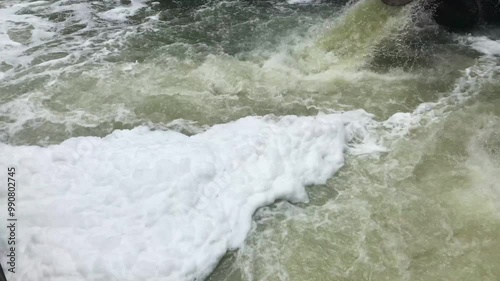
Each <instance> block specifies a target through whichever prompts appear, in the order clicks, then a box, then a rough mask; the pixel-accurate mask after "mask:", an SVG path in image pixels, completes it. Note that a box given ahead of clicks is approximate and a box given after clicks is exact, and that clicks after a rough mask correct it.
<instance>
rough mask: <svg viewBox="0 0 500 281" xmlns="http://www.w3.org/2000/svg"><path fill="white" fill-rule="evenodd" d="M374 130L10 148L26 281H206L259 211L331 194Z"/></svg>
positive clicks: (261, 122)
mask: <svg viewBox="0 0 500 281" xmlns="http://www.w3.org/2000/svg"><path fill="white" fill-rule="evenodd" d="M369 122H372V121H371V115H369V114H367V113H366V112H364V111H355V112H348V113H344V114H328V115H319V116H316V117H296V116H286V117H281V118H277V117H273V116H266V117H246V118H243V119H240V120H237V121H235V122H231V123H228V124H224V125H216V126H214V127H212V128H210V129H209V130H207V131H206V132H203V133H200V134H198V135H195V136H192V137H188V136H185V135H183V134H180V133H176V132H172V131H150V130H149V129H148V128H146V127H139V128H136V129H133V130H124V131H115V132H114V133H112V134H111V135H109V136H107V137H105V138H102V139H101V138H97V137H80V138H72V139H69V140H67V141H65V142H63V143H61V144H60V145H53V146H49V147H37V146H19V147H16V146H10V145H6V144H0V155H2V157H1V158H0V167H1V169H3V170H6V166H10V165H13V166H15V167H16V168H17V174H16V177H17V178H18V181H19V192H18V198H17V201H18V202H19V209H18V217H19V220H20V221H21V222H22V230H20V231H19V232H18V247H17V256H18V264H19V265H20V266H19V267H18V269H17V270H18V271H17V273H16V275H15V278H16V279H15V280H49V281H50V280H106V281H109V280H121V281H124V280H134V281H135V280H148V281H152V280H175V281H180V280H194V278H197V279H196V280H201V279H202V278H204V277H206V276H207V274H209V273H210V272H211V270H212V269H213V268H214V267H215V265H216V264H217V262H218V260H219V259H220V258H221V257H222V255H223V254H224V253H225V252H226V250H227V249H228V248H237V247H239V246H240V245H241V244H242V243H243V241H244V239H245V237H246V235H247V232H248V231H249V229H250V224H251V217H252V214H253V213H254V211H255V210H256V209H257V208H259V207H261V206H264V205H267V204H270V203H272V202H274V201H275V200H277V199H285V200H289V201H292V202H304V201H307V195H306V193H305V190H304V186H306V185H311V184H322V183H325V181H326V180H327V179H328V178H329V177H331V176H332V175H333V174H334V173H335V172H336V171H337V170H338V169H339V168H340V167H341V166H342V165H343V163H344V151H345V150H346V149H347V147H348V146H347V142H348V141H349V140H350V139H352V138H354V137H359V136H356V134H357V133H359V132H362V131H363V130H360V128H362V127H363V126H365V125H366V124H367V123H369ZM361 138H363V137H361ZM1 177H2V181H3V182H5V181H6V179H5V178H4V177H5V174H3V175H2V176H1ZM0 200H2V201H5V200H6V193H5V189H2V190H1V191H0ZM4 215H5V214H4V212H2V216H4ZM2 231H4V230H2ZM1 237H2V238H1V239H5V237H6V236H5V235H2V236H1ZM1 243H3V244H2V248H3V246H6V244H5V240H1ZM1 259H2V261H5V257H4V256H2V257H1ZM21 265H22V266H21ZM7 277H8V279H9V280H14V279H11V278H13V277H14V276H7Z"/></svg>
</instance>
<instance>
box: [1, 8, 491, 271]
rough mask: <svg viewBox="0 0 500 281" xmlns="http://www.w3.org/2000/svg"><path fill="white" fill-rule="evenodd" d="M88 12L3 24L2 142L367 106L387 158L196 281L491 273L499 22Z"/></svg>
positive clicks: (393, 12) (335, 181)
mask: <svg viewBox="0 0 500 281" xmlns="http://www.w3.org/2000/svg"><path fill="white" fill-rule="evenodd" d="M19 3H20V1H7V2H6V3H3V4H0V8H1V6H2V5H4V8H5V7H10V6H9V5H14V4H15V5H18V4H19ZM89 3H90V1H54V0H52V1H48V2H46V3H39V4H36V5H35V4H33V5H31V6H29V5H28V6H26V7H25V8H22V9H19V10H16V11H15V14H16V15H17V16H19V17H21V18H17V19H19V22H18V23H16V24H13V23H12V22H11V23H9V24H6V23H4V22H2V24H4V26H3V28H6V29H8V35H9V38H10V39H11V40H12V41H15V42H17V43H19V44H20V46H16V47H15V48H14V47H9V48H7V47H5V46H4V45H0V46H3V47H5V49H3V50H2V51H4V54H6V55H1V56H0V58H1V61H0V72H1V73H2V75H0V140H1V141H2V142H4V143H9V144H16V145H24V144H37V145H48V144H54V143H59V142H61V141H63V140H65V139H68V138H70V137H75V136H89V135H91V136H104V135H107V134H109V133H111V132H112V131H113V130H115V129H122V128H133V127H136V126H138V125H141V124H145V125H148V126H150V127H153V128H157V129H175V130H180V131H183V132H186V133H188V134H194V133H196V132H199V131H202V130H204V129H205V128H206V127H207V126H210V125H213V124H218V123H224V122H228V121H231V120H235V119H238V118H241V117H244V116H249V115H265V114H275V115H289V114H296V115H316V114H318V113H320V112H336V111H345V110H355V109H364V110H366V111H367V112H369V113H372V114H374V116H375V120H376V121H378V122H379V126H378V127H377V128H376V131H377V133H378V137H379V138H380V141H381V143H382V144H383V145H384V146H385V147H387V148H388V151H387V152H385V153H382V154H379V155H355V153H352V154H350V155H348V156H347V163H346V166H345V167H344V168H343V169H342V170H341V171H340V172H339V173H338V174H337V175H336V176H335V177H334V178H332V179H331V180H330V181H329V182H328V184H327V185H325V186H312V187H309V188H308V193H309V197H310V202H309V203H307V204H298V205H293V204H290V203H287V202H277V203H275V204H273V205H271V206H269V207H264V208H261V209H260V210H258V211H257V213H256V214H255V218H254V223H253V228H252V231H251V232H250V234H249V236H248V239H247V241H246V243H245V245H244V246H243V247H242V248H241V249H238V250H234V251H232V252H230V253H228V254H227V255H226V256H225V257H224V259H223V260H222V261H221V263H220V264H219V266H218V267H217V268H216V270H215V271H214V272H213V274H212V275H211V276H210V277H209V278H208V280H213V281H215V280H231V281H233V280H235V281H236V280H301V281H304V280H499V276H500V268H499V267H498V264H499V263H498V260H500V236H499V235H498V233H500V184H499V182H500V175H499V173H498V171H500V57H499V55H498V54H496V55H495V54H490V55H485V54H482V53H481V52H479V51H477V50H475V49H474V48H473V47H471V46H473V45H474V42H476V40H477V38H480V37H481V36H487V37H488V38H489V39H488V40H491V42H495V40H500V32H499V30H498V29H495V28H494V27H483V28H480V29H478V30H476V31H474V32H473V33H472V34H471V35H457V34H451V33H447V32H446V31H444V30H441V29H440V28H438V27H437V26H435V25H433V24H432V23H431V22H429V21H428V20H427V19H426V16H425V15H423V14H422V12H421V11H419V10H418V9H417V7H416V6H408V7H405V8H403V9H402V8H394V7H387V6H384V5H382V4H381V3H380V2H379V1H377V0H362V1H360V2H358V3H357V4H355V5H353V6H350V7H349V8H346V7H345V6H344V4H345V3H309V4H304V5H292V4H287V3H286V2H282V1H188V2H162V3H160V4H159V5H153V4H152V3H147V8H142V9H140V10H138V11H136V12H135V13H134V14H132V15H130V16H129V17H128V18H125V20H117V19H106V17H105V16H104V15H105V14H103V13H106V11H110V10H112V9H114V8H116V6H117V5H118V4H117V3H115V2H113V1H103V2H98V3H95V2H94V3H92V4H89ZM75 5H76V6H75ZM84 7H85V8H86V9H83V8H84ZM25 16H26V18H24V17H25ZM34 19H36V20H34ZM23 21H24V22H23ZM0 38H1V37H0ZM0 42H1V41H0ZM498 44H500V43H498ZM16 48H17V49H16ZM476 49H477V48H476ZM16 50H19V52H17V51H16ZM7 54H8V56H7ZM2 77H3V78H2Z"/></svg>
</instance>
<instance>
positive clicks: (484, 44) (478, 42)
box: [468, 36, 500, 56]
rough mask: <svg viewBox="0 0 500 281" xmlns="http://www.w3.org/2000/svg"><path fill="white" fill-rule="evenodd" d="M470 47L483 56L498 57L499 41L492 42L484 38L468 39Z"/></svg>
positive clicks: (499, 52)
mask: <svg viewBox="0 0 500 281" xmlns="http://www.w3.org/2000/svg"><path fill="white" fill-rule="evenodd" d="M468 40H469V41H470V42H471V43H470V46H471V47H472V48H474V49H476V50H477V51H479V52H481V53H483V54H485V55H490V56H492V55H500V40H493V39H490V38H488V37H485V36H479V37H472V36H470V37H468Z"/></svg>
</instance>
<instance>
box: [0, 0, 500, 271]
mask: <svg viewBox="0 0 500 281" xmlns="http://www.w3.org/2000/svg"><path fill="white" fill-rule="evenodd" d="M119 2H120V1H118V0H117V1H106V3H107V4H110V5H109V6H107V7H100V8H99V7H98V8H95V7H94V6H92V5H91V3H90V2H86V1H66V0H61V1H36V2H30V3H22V1H9V3H14V4H13V5H11V6H9V5H6V6H5V7H3V8H2V7H0V61H2V62H4V63H5V64H2V65H0V83H2V84H0V86H1V87H2V88H0V90H3V89H7V90H6V91H5V92H7V93H8V95H6V96H0V101H1V102H2V103H1V104H0V137H1V139H2V141H4V142H5V143H0V156H1V157H0V171H5V170H6V169H7V167H10V166H14V167H16V169H17V171H18V172H17V175H16V178H18V180H19V193H18V201H19V211H18V215H19V218H20V221H19V225H20V228H19V232H18V241H19V246H18V248H17V255H18V262H19V267H18V272H17V273H16V274H15V275H11V274H8V276H7V277H8V280H27V281H31V280H50V281H52V280H61V281H67V280H73V281H83V280H103V281H104V280H106V281H110V280H117V281H118V280H119V281H122V280H125V281H126V280H148V281H149V280H164V281H171V280H172V281H180V280H182V281H183V280H186V281H187V280H202V279H203V278H205V277H207V276H208V275H209V274H210V273H211V272H212V270H213V269H214V268H215V266H216V265H217V263H218V262H219V261H220V259H221V258H222V256H223V255H224V254H225V253H226V252H227V251H228V250H232V249H237V248H240V247H241V246H243V245H244V242H245V239H246V238H247V234H248V233H249V231H250V228H251V223H252V215H253V214H254V212H255V211H256V210H257V209H258V208H260V207H263V206H266V205H269V204H272V203H273V202H275V201H277V200H286V201H289V202H293V203H298V202H307V201H308V196H307V194H306V191H305V187H306V186H309V185H318V184H324V183H325V182H326V181H327V180H328V179H329V178H331V177H332V176H333V175H335V173H336V172H337V171H338V170H339V169H340V168H341V167H342V166H343V165H344V161H345V158H346V155H351V156H353V158H356V157H358V156H357V155H366V154H368V155H370V156H375V157H374V158H377V156H379V155H381V154H382V155H385V154H384V153H386V152H388V151H390V150H391V149H392V148H393V147H394V146H396V145H395V143H397V142H398V140H401V139H411V138H413V137H415V136H414V135H412V131H413V130H415V129H417V128H422V127H425V126H427V125H429V124H431V123H432V122H439V121H442V120H443V119H445V117H446V116H447V114H449V113H450V112H452V111H453V110H455V107H461V106H463V105H464V104H465V103H466V102H467V101H468V100H469V99H470V98H471V97H474V96H475V95H476V94H477V93H478V92H479V90H480V88H481V87H482V85H483V84H487V83H491V82H494V81H495V79H497V77H498V73H499V72H500V70H499V67H498V63H497V60H498V57H499V55H500V47H499V46H500V43H499V41H495V40H491V39H489V38H487V37H474V36H465V37H460V36H459V37H458V39H457V40H456V41H461V44H462V45H463V46H467V47H470V48H472V49H475V50H477V51H478V52H480V53H481V55H480V56H479V58H477V59H476V61H475V62H474V63H472V65H467V67H466V68H464V69H460V70H459V71H456V72H457V73H458V74H457V75H456V76H457V77H459V78H457V79H456V80H454V79H450V80H452V81H454V82H452V83H451V84H452V85H451V89H448V88H446V87H447V86H449V85H447V84H446V83H445V86H446V87H444V86H443V88H445V89H441V91H442V92H437V93H436V90H434V89H432V90H430V91H429V92H430V93H431V94H429V93H427V94H423V95H422V97H420V96H419V95H418V94H419V93H420V91H421V92H424V93H425V91H426V90H425V89H421V88H425V87H424V86H425V85H424V84H431V85H434V84H432V83H434V81H435V80H439V79H441V77H438V78H436V77H423V78H422V76H423V75H422V73H418V72H406V71H404V70H401V69H395V70H394V71H393V72H389V73H385V72H383V71H379V72H376V71H372V70H371V69H369V68H368V67H366V65H367V61H368V59H367V58H370V57H373V49H374V47H373V45H374V44H381V42H382V41H383V40H382V39H386V37H387V36H388V37H390V36H389V35H391V32H394V33H397V32H399V31H400V27H401V26H402V25H401V24H400V21H399V20H400V19H401V18H405V19H406V18H408V16H407V15H406V14H402V13H398V12H397V11H396V10H391V11H388V10H385V9H386V7H385V6H377V3H378V2H375V1H371V2H370V1H364V2H359V3H360V4H359V5H358V8H357V10H356V11H354V13H351V14H346V15H344V16H343V17H339V18H340V20H339V22H336V21H333V23H332V22H329V21H325V22H324V23H321V24H318V26H313V27H312V28H311V29H310V30H308V31H311V34H313V35H307V36H303V35H300V36H299V35H296V34H294V32H297V33H300V32H299V31H300V29H299V31H293V32H291V35H290V36H289V37H288V38H286V40H285V39H284V40H283V42H280V44H281V45H280V46H279V47H277V48H276V49H270V50H267V49H260V50H256V51H255V52H252V51H249V52H243V51H242V52H241V53H238V54H236V55H229V54H226V53H224V52H223V51H221V49H224V48H223V47H224V46H225V45H223V44H221V45H222V47H221V46H220V45H217V44H215V45H216V46H215V47H213V48H214V49H215V51H214V49H210V48H209V47H208V43H207V42H209V41H210V40H212V39H213V38H212V37H210V38H208V39H206V38H205V39H206V42H205V41H203V40H201V39H200V41H201V43H199V44H198V42H196V43H192V45H189V44H190V43H189V42H190V41H189V40H187V39H186V42H188V43H185V42H180V43H179V42H174V43H172V44H170V45H169V44H167V43H165V42H163V41H161V40H166V39H165V38H161V40H158V41H159V43H158V42H149V43H151V45H153V46H155V43H156V44H159V45H162V44H164V45H165V46H161V47H159V48H152V49H151V50H148V51H150V52H151V53H155V52H156V55H157V56H152V57H149V58H147V59H144V61H141V55H137V57H138V58H139V59H137V58H136V57H135V56H134V55H135V53H134V52H133V51H134V50H133V49H134V48H137V46H135V45H133V44H131V43H130V44H131V45H132V47H130V46H128V45H127V43H129V42H128V41H127V40H126V39H129V38H128V37H131V38H133V35H135V36H137V35H138V34H142V33H144V32H145V30H154V29H155V28H153V27H154V23H155V22H158V21H159V18H160V17H166V18H167V19H166V20H167V21H168V20H171V21H172V22H168V23H167V24H165V25H163V26H162V25H160V27H161V28H163V29H166V28H167V26H168V25H170V24H172V25H175V22H176V21H179V22H180V23H179V26H181V27H180V29H179V30H181V31H183V30H184V29H186V30H187V31H186V33H187V34H191V33H194V34H198V33H197V32H199V33H202V34H204V33H203V32H204V31H205V30H204V29H201V31H200V30H198V29H189V28H188V25H187V24H186V25H184V23H183V20H184V18H182V17H179V18H174V17H172V18H168V16H169V15H170V14H168V13H161V12H152V11H151V9H152V8H151V7H150V6H148V5H147V4H148V3H147V1H142V0H133V1H132V2H131V4H130V5H122V4H120V3H119ZM314 2H316V1H302V0H299V1H296V0H291V1H288V3H295V4H299V5H302V4H305V3H311V4H314ZM94 4H95V3H94ZM0 5H1V4H0ZM223 5H227V7H231V5H234V3H231V2H227V1H226V2H224V1H223V2H222V3H221V4H220V6H217V5H215V8H213V7H210V6H207V7H202V8H200V9H199V10H196V12H193V13H190V15H195V16H198V18H202V19H209V18H216V19H217V16H218V17H222V16H221V15H219V14H217V13H215V15H216V16H214V15H213V14H210V13H208V12H214V11H217V9H218V8H221V7H222V6H223ZM283 7H284V6H278V8H279V9H284V8H283ZM374 7H375V8H376V9H381V10H383V11H384V15H383V17H382V18H380V17H379V16H380V14H378V13H373V14H371V15H370V16H371V20H370V21H367V22H363V19H365V18H366V17H365V14H366V13H369V12H370V11H378V10H374ZM210 9H213V10H210ZM228 9H229V8H228ZM252 9H253V8H250V10H251V12H250V14H252V13H253V12H254V10H252ZM279 9H278V10H279ZM146 10H147V11H148V13H150V14H152V16H148V17H147V18H145V19H141V20H140V21H139V22H140V24H137V25H134V24H135V23H136V22H134V20H133V19H131V17H133V16H135V15H136V13H141V12H145V11H146ZM229 11H231V10H230V9H229ZM205 12H206V14H204V13H205ZM54 15H56V16H58V17H61V18H60V19H58V20H57V21H56V20H50V19H49V18H50V17H51V16H52V17H55V16H54ZM148 15H149V14H148ZM292 15H293V13H292ZM395 15H396V16H399V18H396V17H394V16H395ZM273 16H274V15H273ZM251 17H253V14H252V16H251ZM251 17H250V18H251ZM56 18H57V17H56ZM188 19H191V18H188ZM163 20H165V19H163ZM226 20H227V19H226ZM230 20H234V19H232V18H230ZM301 20H302V19H301ZM301 20H299V22H300V21H301ZM315 20H316V19H315V18H314V17H313V20H311V21H315ZM228 21H229V20H228ZM262 21H263V23H261V24H262V26H264V27H262V30H272V29H273V28H275V29H279V28H278V27H281V24H282V23H280V22H279V21H278V23H276V22H271V21H270V20H266V19H263V20H262ZM342 21H344V22H342ZM229 22H231V21H229ZM249 22H250V26H253V23H252V20H250V21H249ZM205 23H210V22H209V21H207V22H205V21H200V22H196V23H195V24H193V25H195V26H196V25H199V26H202V25H203V24H205ZM245 24H247V22H245V21H242V22H241V25H240V26H243V27H244V26H245ZM268 24H269V25H271V26H268ZM272 24H274V26H273V25H272ZM335 24H339V25H335ZM358 24H361V26H363V30H362V32H363V33H362V36H360V32H361V31H360V30H358V29H359V26H358ZM325 25H326V26H328V25H333V26H334V28H333V30H334V31H336V32H333V33H331V34H328V32H324V31H321V32H319V31H318V32H317V33H314V31H315V29H323V28H325ZM161 28H156V29H158V30H161ZM6 30H7V31H8V32H6ZM179 30H177V29H174V30H171V31H170V30H169V32H171V33H182V32H181V31H179ZM246 30H249V29H245V28H242V31H238V32H239V33H238V34H236V33H235V34H233V33H229V32H227V30H224V32H226V33H228V34H229V35H228V36H229V38H233V37H237V36H238V35H240V33H241V34H245V32H247V31H246ZM224 32H222V33H223V35H227V34H224ZM322 32H323V33H326V34H327V35H326V36H325V37H324V38H323V37H320V36H319V35H318V34H321V33H322ZM150 35H151V37H153V38H155V39H156V38H157V37H161V36H165V35H164V34H161V33H160V32H158V33H151V34H150ZM167 35H168V34H167ZM198 35H199V34H198ZM247 35H248V34H247ZM265 35H266V36H269V37H272V36H273V35H272V34H271V35H269V34H267V33H265ZM315 36H316V37H315ZM165 37H168V36H165ZM186 37H188V36H186ZM214 37H215V36H214ZM264 37H265V36H264ZM138 38H140V39H141V37H138ZM179 38H180V39H185V38H184V37H182V36H179ZM179 38H175V39H176V40H177V39H179ZM215 38H217V37H215ZM221 38H222V39H220V38H218V40H221V41H223V40H224V38H226V37H221ZM318 38H322V39H325V40H319V39H318ZM346 38H349V40H351V42H353V43H352V45H346V44H344V42H348V41H349V40H346ZM133 39H134V40H136V41H140V39H137V38H133ZM168 39H170V38H168ZM391 39H393V38H391ZM213 40H215V39H213ZM268 40H269V39H268ZM343 40H346V41H343ZM166 41H168V40H166ZM194 41H197V40H194ZM249 41H250V40H249ZM270 41H271V40H270ZM263 42H264V43H266V44H272V43H269V42H267V41H265V40H263ZM271 42H272V41H271ZM325 42H326V43H325ZM245 44H250V43H249V42H247V41H243V43H242V45H245ZM228 45H230V44H228ZM317 45H322V46H323V47H317ZM138 46H140V47H141V48H143V47H144V46H142V45H141V42H139V45H138ZM193 46H194V47H193ZM352 46H357V47H356V48H353V47H352ZM122 47H123V48H125V49H126V47H130V49H132V51H130V49H126V50H127V51H130V52H131V53H132V56H131V58H130V57H125V56H123V57H119V56H120V51H122V49H121V48H122ZM226 47H227V46H226ZM233 47H234V46H233ZM144 48H145V47H144ZM169 48H171V49H169ZM335 48H337V49H335ZM339 48H340V49H339ZM228 49H229V50H231V49H230V48H228ZM242 49H244V48H242ZM165 50H167V51H165ZM331 50H333V51H331ZM339 50H341V51H342V52H345V54H344V56H343V57H342V56H337V54H335V51H339ZM161 51H165V53H162V52H161ZM197 52H199V53H197ZM47 54H48V55H47ZM172 54H174V55H172ZM113 56H116V57H113ZM117 57H118V58H117ZM113 59H114V60H116V62H115V61H113ZM339 61H340V62H342V63H340V64H341V65H336V63H337V62H339ZM6 65H7V66H6ZM425 71H427V69H425ZM454 71H455V70H454ZM431 73H438V74H439V75H441V74H440V73H439V69H438V71H436V72H431ZM71 75H74V76H71ZM429 76H432V75H429ZM444 76H445V77H444V78H443V80H446V79H449V77H447V76H446V75H444ZM452 77H453V76H452ZM420 78H421V80H422V81H423V82H421V84H419V83H417V82H415V81H417V80H418V79H420ZM37 79H40V80H41V81H42V82H39V81H37ZM33 81H34V82H33ZM25 82H26V84H27V86H26V85H25V84H24V83H25ZM32 82H33V84H35V86H32V85H31V84H30V83H32ZM37 83H39V84H37ZM407 85H410V86H407ZM438 85H440V84H438ZM25 89H27V90H25ZM400 89H402V90H401V91H400V92H398V90H400ZM407 89H410V90H412V91H408V90H407ZM391 90H392V91H393V92H390V91H391ZM450 91H451V93H450ZM413 97H416V98H415V100H416V101H412V98H413ZM407 100H409V101H410V102H408V103H406V101H407ZM283 104H285V105H286V106H283ZM281 106H283V107H281ZM391 106H392V107H391ZM356 108H363V109H364V110H362V109H359V110H355V109H356ZM207 109H210V111H209V110H207ZM342 109H345V111H341V110H342ZM352 109H354V110H352ZM238 110H240V111H238ZM365 110H366V111H369V112H370V113H367V112H366V111H365ZM403 110H406V111H403ZM269 111H270V112H276V115H266V113H267V112H269ZM290 112H292V113H293V114H295V115H291V114H290ZM317 112H320V113H319V114H318V113H317ZM375 112H377V115H375V114H373V115H372V114H371V113H375ZM242 115H244V116H246V115H252V116H249V117H243V118H240V117H241V116H242ZM302 115H311V116H302ZM200 116H202V117H200ZM206 116H209V117H211V118H207V117H206ZM213 116H216V117H217V118H215V117H213ZM182 117H185V118H189V119H190V120H183V119H182ZM176 118H180V119H176ZM173 119H175V120H173ZM198 119H199V120H202V121H201V122H199V123H198V122H197V121H193V120H198ZM103 120H104V121H103ZM172 120H173V121H172ZM207 120H208V121H207ZM214 120H215V121H214ZM228 120H229V121H228ZM230 120H235V121H230ZM105 121H109V122H110V123H111V122H115V123H119V122H123V123H124V124H126V126H124V127H132V128H133V129H123V130H114V131H113V129H115V126H116V127H120V124H118V125H115V123H113V124H112V126H109V127H106V124H105V123H104V122H105ZM162 122H165V123H167V122H171V123H169V124H168V125H172V126H165V125H164V124H162ZM214 123H220V124H218V125H212V124H214ZM103 124H104V125H103ZM138 124H142V126H138ZM186 124H188V125H192V127H190V128H189V130H184V129H185V128H186ZM57 125H61V127H57ZM101 125H102V128H101V127H100V126H101ZM144 125H147V126H144ZM171 127H174V129H177V130H179V131H181V130H182V131H187V133H186V134H183V133H180V132H175V131H172V130H168V128H171ZM54 128H56V129H54ZM30 129H32V130H30ZM24 130H25V131H24ZM52 130H53V131H52ZM26 131H27V132H26ZM61 132H62V133H61ZM56 133H57V134H58V136H57V137H54V135H56ZM75 135H99V136H103V137H91V136H86V137H73V136H75ZM61 139H65V140H64V141H62V143H61V142H60V141H59V140H61ZM416 141H417V140H416ZM19 143H20V144H36V145H32V146H16V145H14V144H19ZM47 144H52V145H48V146H47ZM355 155H356V156H355ZM360 158H361V157H360ZM390 161H392V162H391V163H389V164H390V165H394V166H398V165H400V163H399V162H398V161H399V159H390ZM475 161H480V160H475ZM374 165H376V164H374ZM390 165H388V166H390ZM377 169H380V170H382V169H383V167H382V166H381V167H380V168H379V167H377ZM356 176H357V175H356ZM390 176H391V175H388V177H390ZM5 177H6V174H5V173H2V174H0V181H1V182H5V181H6V178H5ZM370 186H371V183H370V182H369V181H368V183H366V185H365V183H363V185H362V186H361V187H357V188H367V189H369V188H370ZM349 187H350V186H349ZM313 188H322V187H313ZM6 197H7V193H6V190H5V189H0V199H1V200H4V201H5V198H6ZM363 204H364V203H362V202H361V203H360V205H359V206H357V205H355V207H352V208H353V209H355V208H357V207H360V208H359V209H360V210H361V211H362V210H363V207H364V205H363ZM330 205H335V202H333V201H332V202H331V203H330ZM332 208H333V207H332ZM0 211H1V212H0V218H1V219H2V221H5V219H6V217H5V216H6V214H5V212H4V211H3V210H0ZM367 213H368V211H367ZM367 216H368V217H370V216H371V214H370V215H367ZM370 219H371V217H370ZM353 220H355V218H354V219H353ZM335 227H336V225H335ZM341 227H342V226H341ZM346 229H347V228H346ZM3 231H4V230H3ZM3 231H2V232H1V234H2V235H1V237H0V249H2V250H3V249H6V248H7V244H6V241H5V240H3V239H4V237H5V235H4V232H3ZM285 231H286V230H285ZM311 231H313V230H311ZM330 242H331V241H330ZM328 246H329V245H328V244H326V245H322V247H328ZM283 247H286V245H283ZM344 250H345V249H344ZM288 251H293V248H290V250H288ZM349 251H352V249H350V250H349ZM283 252H285V251H283ZM335 255H338V257H339V259H341V258H342V256H341V255H340V252H339V253H335ZM278 259H280V258H278ZM0 261H1V262H2V264H5V261H6V259H5V255H2V256H1V258H0ZM250 261H252V260H251V259H250ZM337 264H338V265H339V267H341V265H342V263H340V262H338V263H337ZM270 267H272V265H270ZM248 268H250V267H247V268H245V269H246V270H249V269H248ZM325 270H328V269H327V268H326V267H325ZM257 276H258V275H257ZM322 277H324V276H322ZM297 278H300V276H299V277H297ZM249 279H251V278H249Z"/></svg>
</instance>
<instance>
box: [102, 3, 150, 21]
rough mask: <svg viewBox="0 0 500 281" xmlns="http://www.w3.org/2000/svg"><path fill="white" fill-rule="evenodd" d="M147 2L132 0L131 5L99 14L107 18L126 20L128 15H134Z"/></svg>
mask: <svg viewBox="0 0 500 281" xmlns="http://www.w3.org/2000/svg"><path fill="white" fill-rule="evenodd" d="M117 2H119V1H117ZM145 2H146V0H132V1H131V3H130V5H127V6H120V7H116V8H114V9H111V10H108V11H105V12H102V13H98V15H99V17H101V18H103V19H106V20H116V21H125V20H127V18H128V17H130V16H132V15H134V14H135V13H136V12H137V11H138V10H140V9H142V8H144V7H146V4H145Z"/></svg>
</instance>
